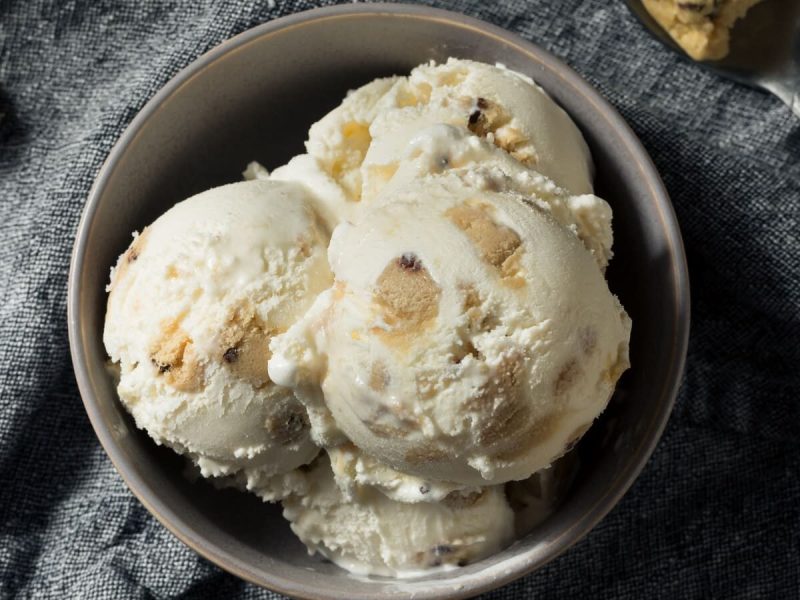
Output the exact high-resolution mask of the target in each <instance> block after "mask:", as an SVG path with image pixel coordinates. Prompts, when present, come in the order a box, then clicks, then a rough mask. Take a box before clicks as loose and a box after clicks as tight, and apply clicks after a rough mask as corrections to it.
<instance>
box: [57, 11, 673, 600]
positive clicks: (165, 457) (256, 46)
mask: <svg viewBox="0 0 800 600" xmlns="http://www.w3.org/2000/svg"><path fill="white" fill-rule="evenodd" d="M313 12H315V13H316V14H315V15H312V16H309V15H308V14H300V15H295V16H293V17H289V18H287V19H282V20H280V21H277V22H272V23H268V24H266V25H264V26H261V27H259V28H256V29H255V30H251V31H249V32H247V33H245V34H243V35H242V36H239V37H238V38H234V39H233V40H231V41H229V42H227V43H225V44H223V45H222V46H221V47H219V48H217V49H215V50H214V51H212V52H211V53H209V54H208V55H206V56H204V57H203V58H201V59H200V60H199V61H198V62H196V63H194V64H193V65H192V66H190V67H189V68H188V69H187V70H186V71H184V72H182V73H181V74H180V75H179V76H178V77H177V78H176V80H173V82H172V83H171V84H169V85H168V86H167V87H166V88H165V89H164V90H163V91H162V92H160V93H159V95H158V96H157V97H156V98H154V99H153V101H151V103H150V104H148V106H147V107H146V108H145V109H144V110H143V111H142V113H141V114H140V115H139V116H138V117H137V119H136V120H135V121H134V123H133V124H132V126H131V128H130V129H129V130H128V132H126V134H125V135H124V136H123V138H122V140H121V141H120V143H119V144H118V146H117V148H116V149H115V151H114V153H112V156H111V157H110V159H109V162H108V163H107V165H106V167H105V168H104V170H103V172H102V173H101V175H100V177H99V178H98V182H97V184H96V186H95V189H94V190H93V194H92V196H91V198H90V200H89V203H88V205H87V209H86V214H85V216H84V220H83V221H82V224H81V228H80V231H79V232H78V241H77V245H76V250H75V256H74V259H73V260H74V262H73V273H72V276H71V290H70V328H71V338H72V343H73V353H74V360H75V366H76V372H77V374H78V379H79V382H80V385H81V390H82V394H83V396H84V400H85V403H86V405H87V410H88V412H89V414H90V417H91V418H92V422H93V424H94V426H95V429H96V430H97V433H98V436H99V438H100V440H101V441H102V442H103V445H104V446H105V447H106V449H107V451H108V453H109V455H110V456H111V458H112V460H113V461H114V463H115V464H116V466H117V468H118V469H119V470H120V472H121V473H122V475H123V476H124V477H125V479H126V481H127V482H128V484H129V485H130V486H131V488H132V489H133V490H134V492H135V493H136V494H137V495H138V496H139V497H140V499H142V501H143V502H144V503H145V505H146V506H147V507H148V508H149V509H150V510H151V511H153V512H154V513H155V514H156V516H158V518H159V519H160V520H161V521H162V522H163V523H165V524H166V525H167V526H168V527H169V528H170V529H171V530H172V531H173V532H175V533H176V535H178V537H180V538H181V539H182V540H184V541H185V542H186V543H188V544H189V545H190V546H192V547H194V548H195V549H197V550H199V551H200V552H201V553H203V554H204V555H206V556H207V557H208V558H211V559H212V560H214V561H215V562H217V563H218V564H221V565H222V566H224V567H225V568H227V569H228V570H231V571H233V572H235V573H237V574H239V575H240V576H243V577H245V578H247V579H250V580H251V581H255V582H257V583H260V584H264V585H267V586H268V587H272V588H273V589H279V590H280V591H283V592H285V593H290V594H293V595H298V596H303V597H329V598H331V597H337V598H351V599H352V598H375V597H394V596H404V595H406V594H410V593H415V594H416V595H417V597H419V598H425V597H434V596H435V597H441V596H442V595H448V596H453V597H455V596H462V595H469V594H474V593H477V592H479V591H482V590H485V589H489V588H491V587H494V586H496V585H499V584H501V583H503V582H504V581H507V580H509V579H511V578H513V577H515V576H518V575H520V574H522V573H524V572H526V571H528V570H530V569H532V568H534V567H535V566H538V565H540V564H543V563H544V562H545V561H546V560H548V559H550V558H552V557H553V556H555V555H556V554H558V553H559V552H561V551H563V550H564V549H565V548H566V547H568V546H569V545H570V544H572V543H574V542H575V541H577V539H579V538H580V537H581V536H582V535H583V534H584V533H585V532H586V531H588V529H589V528H591V527H592V526H593V525H594V524H595V523H596V522H597V521H598V520H599V519H600V518H602V516H603V515H604V514H606V513H607V512H608V510H610V508H611V507H612V506H613V504H614V503H615V502H616V501H617V500H618V498H619V497H620V496H621V495H622V493H624V491H625V490H626V489H627V487H628V485H629V484H630V482H631V481H632V479H633V478H634V477H635V475H636V474H637V473H638V471H639V469H640V468H641V466H642V465H643V463H644V461H645V460H646V458H647V456H648V455H649V453H650V451H651V449H652V447H653V445H654V444H655V441H656V439H657V437H658V436H659V435H660V431H661V429H662V427H663V424H664V422H665V421H666V418H667V416H668V414H669V410H670V408H671V404H672V401H673V398H674V394H675V389H676V385H677V380H678V379H679V376H680V371H681V368H682V360H683V355H684V353H685V343H686V332H687V329H688V314H687V310H688V309H687V306H686V295H687V294H688V290H687V289H686V281H685V264H684V259H683V251H682V248H681V242H680V236H679V234H678V231H677V226H676V224H675V222H674V216H673V214H672V212H671V208H670V206H669V202H668V200H667V198H666V195H665V194H664V192H663V189H662V187H661V184H660V181H659V179H658V176H657V175H656V174H655V172H654V171H653V169H652V166H651V164H650V162H649V159H648V158H647V156H646V154H644V151H643V150H642V149H641V147H640V146H639V145H638V142H637V141H636V140H635V138H634V137H633V135H632V134H631V133H630V132H629V130H628V129H627V127H626V126H624V125H623V124H622V122H621V120H620V118H619V117H618V116H617V115H616V113H615V112H614V111H613V109H610V107H608V105H606V104H605V103H604V102H603V101H602V100H601V99H600V98H599V97H598V96H597V95H596V94H595V93H594V92H592V91H591V90H590V89H589V88H588V86H587V85H586V84H585V83H583V82H582V81H581V80H579V79H578V78H577V76H575V75H574V74H573V73H572V72H571V71H569V70H568V69H566V68H565V67H563V65H561V64H560V63H558V62H557V61H555V59H553V58H552V57H550V56H549V55H547V54H546V53H544V52H542V51H540V50H537V49H535V48H533V47H532V46H530V45H527V44H525V43H524V42H522V41H521V40H519V39H517V38H515V37H513V36H511V35H510V34H506V33H504V32H502V31H500V30H499V29H496V28H493V27H490V26H484V25H482V24H478V22H476V21H473V20H471V19H467V18H464V17H460V16H457V15H449V16H448V15H446V14H445V13H442V12H440V11H431V10H429V9H421V8H416V9H411V8H409V7H401V6H393V7H372V8H368V7H358V6H356V7H352V6H349V7H339V8H337V9H324V10H320V11H313ZM333 49H335V51H333ZM448 56H458V57H463V58H471V59H476V60H481V61H485V62H489V63H495V62H502V63H504V64H505V65H507V66H508V67H510V68H512V69H515V70H518V71H520V72H522V73H526V74H528V75H530V76H531V77H533V78H534V79H535V80H536V81H537V82H538V83H539V84H540V85H542V86H543V87H544V88H545V89H546V90H547V91H548V92H550V94H551V95H552V96H553V97H554V98H555V99H556V100H557V101H558V102H559V103H560V104H561V105H562V106H563V107H564V108H565V109H566V110H567V111H568V112H569V113H570V115H571V116H572V117H573V118H574V120H575V121H576V122H577V123H578V125H579V127H580V128H581V130H582V131H583V133H584V135H585V137H586V139H587V141H588V143H589V145H590V147H591V149H592V153H593V156H594V159H595V163H596V170H597V177H596V190H597V193H598V194H599V195H601V196H602V197H604V198H606V199H607V200H608V201H609V202H610V204H611V205H612V207H613V209H614V231H615V236H616V243H615V251H616V257H615V259H614V260H613V262H612V266H611V267H610V268H609V270H608V276H609V279H610V285H611V288H612V290H613V291H614V292H615V293H616V294H618V296H619V297H620V299H621V301H622V303H623V304H624V306H625V307H626V309H627V310H628V312H629V313H630V315H631V317H632V319H633V323H634V326H633V338H632V342H631V357H632V363H633V367H632V369H631V370H630V371H629V372H628V373H627V374H626V375H625V376H624V377H623V378H622V380H621V382H620V384H619V387H618V391H617V393H616V394H615V396H614V398H613V400H612V402H611V405H610V406H609V409H608V410H607V411H606V413H604V415H603V417H602V418H601V419H600V420H599V421H598V422H597V423H596V424H595V426H594V427H593V429H592V430H591V431H590V433H589V434H588V435H587V436H586V438H585V439H584V440H583V441H582V442H581V444H580V445H579V454H580V459H581V460H580V463H581V468H580V475H579V477H578V478H577V479H576V481H575V483H574V484H573V486H572V488H571V490H570V492H569V494H568V497H567V498H566V499H565V501H564V503H563V505H562V506H561V507H560V508H559V510H558V511H557V512H556V513H555V514H554V515H553V516H552V517H551V518H550V519H548V521H547V522H545V523H544V524H542V525H541V526H539V527H538V528H537V529H536V530H535V531H533V532H532V533H530V534H529V535H527V536H526V537H525V538H524V539H521V540H519V541H517V542H516V543H515V544H514V545H513V546H512V547H510V548H508V549H506V550H505V551H503V552H501V553H499V554H498V555H496V556H493V557H491V558H489V559H487V560H484V561H482V562H480V563H478V564H475V565H471V566H468V567H465V568H463V569H460V570H458V571H457V572H456V573H450V574H438V575H432V576H430V577H427V578H425V580H424V581H417V582H414V581H407V582H392V581H377V582H376V581H370V580H362V579H359V578H355V577H352V576H348V575H346V574H345V573H344V572H343V571H341V570H339V569H338V568H337V567H335V566H334V565H332V564H330V563H326V562H324V561H322V560H320V559H319V558H318V557H309V556H308V555H307V553H306V551H305V549H304V547H303V546H302V544H301V543H300V542H299V541H297V540H296V539H295V538H294V536H293V535H292V534H291V531H290V530H289V528H288V526H287V524H286V522H285V521H284V520H283V519H282V517H281V515H280V508H279V507H277V506H270V505H267V504H263V503H262V502H261V501H259V500H258V499H256V498H255V497H250V496H248V495H245V494H241V493H238V492H233V491H218V490H215V489H213V488H211V487H210V486H209V485H207V484H204V483H202V482H199V483H189V482H188V481H187V480H185V479H184V477H183V475H182V470H183V462H182V459H180V458H179V457H177V456H176V455H174V454H173V453H172V452H170V451H169V450H165V449H163V448H157V447H156V446H155V444H153V443H152V441H151V440H150V439H149V438H148V437H147V436H146V435H145V434H143V433H142V432H141V431H138V430H137V429H136V428H135V426H134V424H133V422H132V420H131V419H130V418H129V417H128V415H127V414H126V413H125V411H124V410H123V409H122V407H121V405H120V404H119V402H118V400H117V396H116V393H115V390H114V385H113V381H112V379H111V377H110V376H109V374H108V373H107V371H106V370H105V367H104V364H105V361H106V354H105V351H104V349H103V344H102V329H103V318H104V311H105V301H106V294H105V292H104V286H105V284H106V282H107V279H108V273H109V268H110V267H111V266H112V265H113V264H114V263H115V261H116V258H117V256H118V255H119V254H120V253H121V252H122V251H123V250H124V249H125V248H126V246H127V245H128V243H129V242H130V239H131V237H130V236H131V232H132V231H134V230H141V229H142V227H144V226H145V225H147V224H148V223H149V222H151V221H152V220H153V219H155V218H156V217H157V216H158V215H159V214H161V213H162V212H164V211H165V210H166V209H167V208H169V207H170V206H172V205H173V204H174V203H175V202H177V201H179V200H182V199H184V198H186V197H188V196H190V195H192V194H195V193H197V192H200V191H202V190H205V189H207V188H210V187H213V186H217V185H221V184H224V183H228V182H232V181H236V180H238V179H240V173H241V171H242V170H243V169H244V167H245V165H246V164H247V163H248V162H249V161H251V160H254V159H255V160H258V161H259V162H261V163H262V164H264V165H265V166H267V167H268V168H273V167H276V166H278V165H280V164H282V163H283V162H285V161H286V160H287V159H288V158H290V157H291V156H292V155H294V154H297V153H300V152H302V150H303V140H304V139H305V135H306V132H307V130H308V127H309V126H310V125H311V123H313V122H314V121H315V120H317V119H318V118H319V117H321V116H322V115H323V114H325V113H326V112H327V111H328V110H330V109H331V108H333V107H334V106H336V105H337V104H338V102H339V101H340V100H341V98H342V97H343V96H344V94H345V92H346V91H347V90H348V89H351V88H353V87H357V86H359V85H361V84H363V83H366V82H368V81H369V80H371V79H372V78H374V77H376V76H385V75H391V74H403V73H407V72H408V71H409V70H410V69H411V68H412V67H414V66H415V65H417V64H419V63H422V62H425V61H429V60H431V59H434V60H444V59H446V58H447V57H448Z"/></svg>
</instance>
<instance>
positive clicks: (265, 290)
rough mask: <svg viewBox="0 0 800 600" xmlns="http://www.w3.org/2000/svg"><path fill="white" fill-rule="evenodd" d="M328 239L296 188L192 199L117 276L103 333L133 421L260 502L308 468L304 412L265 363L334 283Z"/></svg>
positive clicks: (142, 239) (238, 188) (228, 191)
mask: <svg viewBox="0 0 800 600" xmlns="http://www.w3.org/2000/svg"><path fill="white" fill-rule="evenodd" d="M327 244H328V232H327V230H326V229H325V228H324V226H323V225H321V223H320V221H319V219H318V218H317V216H316V214H315V213H314V212H313V211H312V209H311V206H310V204H309V202H308V200H307V197H306V195H305V192H304V190H303V188H302V187H300V186H297V185H294V184H286V183H278V182H269V181H253V182H246V183H236V184H232V185H227V186H223V187H220V188H216V189H213V190H209V191H207V192H204V193H202V194H198V195H197V196H194V197H192V198H190V199H188V200H186V201H184V202H181V203H179V204H177V205H175V206H174V207H173V208H172V209H170V210H169V211H167V212H166V213H165V214H164V215H162V216H161V217H160V218H158V219H157V220H156V221H155V222H154V223H153V224H152V225H150V226H149V227H146V228H145V229H144V230H143V231H142V232H141V234H139V235H137V236H136V237H135V238H134V241H133V243H132V244H131V245H130V247H129V248H128V250H127V251H126V252H125V253H124V254H122V256H120V258H119V261H118V262H117V265H116V267H115V268H114V269H113V271H112V274H111V283H110V285H109V286H108V289H109V292H110V294H109V299H108V308H107V313H106V323H105V331H104V342H105V346H106V349H107V350H108V353H109V356H110V357H111V359H112V360H113V361H114V362H117V363H119V367H120V382H119V386H118V391H119V396H120V399H121V401H122V403H123V404H124V405H125V407H126V408H127V409H128V410H129V411H130V412H131V414H132V415H133V417H134V418H135V420H136V424H137V425H138V426H139V427H141V428H143V429H145V430H146V431H147V432H148V433H149V434H150V435H151V436H152V437H153V439H155V440H156V441H157V442H158V443H161V444H165V445H167V446H169V447H171V448H173V449H174V450H175V451H177V452H179V453H181V454H186V455H188V456H189V457H190V458H191V460H192V461H193V462H195V463H196V464H197V465H198V467H199V468H200V470H201V472H202V474H203V475H205V476H228V475H232V474H238V477H240V478H241V479H242V481H243V484H244V485H245V486H247V485H248V481H249V483H250V485H251V487H254V488H258V489H260V490H262V495H264V496H269V478H270V477H272V476H278V475H281V474H284V473H286V472H288V471H290V470H291V469H293V468H295V467H297V466H299V465H302V464H304V463H306V462H308V461H310V460H311V459H313V458H314V456H315V455H316V454H317V452H318V448H317V447H316V446H315V445H314V444H313V443H312V442H311V439H310V436H309V427H308V418H307V416H306V413H305V410H304V409H303V407H302V406H301V405H300V404H299V403H298V402H297V400H296V399H295V397H294V395H293V393H292V392H291V390H288V389H286V388H283V387H278V386H276V385H275V384H274V383H273V382H272V381H270V379H269V376H268V373H267V360H268V358H269V342H270V339H271V338H272V337H274V336H275V335H278V334H280V333H281V332H283V331H285V330H286V329H288V328H289V327H290V326H291V325H292V324H293V323H294V322H295V321H296V320H297V319H298V318H300V317H301V316H302V315H303V313H304V312H305V310H306V309H307V308H308V307H309V306H310V305H311V303H312V302H313V301H314V298H315V297H316V296H317V295H318V294H319V293H320V292H321V291H323V290H324V289H326V288H327V287H328V286H329V285H330V283H331V279H332V278H331V273H330V270H329V268H328V262H327V257H326V248H327Z"/></svg>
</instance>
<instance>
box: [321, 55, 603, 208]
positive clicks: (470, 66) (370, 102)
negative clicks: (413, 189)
mask: <svg viewBox="0 0 800 600" xmlns="http://www.w3.org/2000/svg"><path fill="white" fill-rule="evenodd" d="M437 124H447V125H452V126H455V127H459V128H461V129H463V130H465V131H469V132H470V133H471V134H473V135H475V136H477V137H480V138H483V139H485V140H487V141H488V142H489V143H491V144H493V145H494V146H496V147H497V148H500V149H501V150H502V151H503V152H505V153H507V154H508V155H509V156H511V157H512V158H513V159H514V160H516V161H518V162H519V163H520V164H522V165H524V166H526V167H529V168H534V169H536V170H537V171H538V172H540V173H542V174H543V175H545V176H546V177H548V178H550V179H552V180H553V181H555V182H556V183H557V184H558V185H559V186H561V187H564V188H566V189H568V190H569V191H570V192H572V193H573V194H587V193H590V192H591V191H592V176H593V173H592V171H593V166H592V161H591V156H590V154H589V150H588V147H587V146H586V142H585V141H584V139H583V136H582V135H581V133H580V131H579V130H578V128H577V127H576V126H575V124H574V123H573V122H572V120H571V119H570V118H569V116H567V114H566V113H565V112H564V111H563V110H562V109H561V108H560V107H559V106H558V105H557V104H556V103H555V102H554V101H553V100H552V99H551V98H550V97H549V96H548V95H547V94H546V93H545V92H544V90H542V89H541V88H540V87H539V86H537V85H536V84H535V83H534V82H533V81H532V80H531V79H529V78H528V77H525V76H524V75H521V74H519V73H516V72H514V71H511V70H509V69H505V68H503V67H502V66H492V65H487V64H483V63H478V62H474V61H469V60H459V59H453V58H451V59H449V60H448V61H447V62H446V63H444V64H439V65H437V64H433V63H431V64H425V65H420V66H419V67H417V68H415V69H414V70H412V71H411V74H410V75H409V76H408V77H395V78H390V79H380V80H377V81H374V82H372V83H369V84H367V85H366V86H364V87H362V88H359V89H357V90H355V91H353V92H351V93H350V94H349V95H348V96H347V98H346V99H345V101H344V102H343V103H342V104H341V105H340V106H339V107H338V108H336V109H334V110H333V111H331V113H329V114H328V115H326V116H325V117H324V118H323V119H321V120H320V122H319V123H316V124H315V125H313V126H312V127H311V130H310V131H309V139H308V141H307V142H306V149H307V151H308V153H309V154H310V155H311V156H313V157H314V158H315V159H317V160H318V161H319V164H320V166H321V167H322V168H323V170H325V171H326V172H327V173H329V174H330V175H331V177H332V178H333V179H334V180H336V181H337V182H338V183H339V184H340V185H341V186H342V187H343V188H344V190H345V192H346V194H347V195H348V197H349V198H350V199H351V200H370V199H372V198H374V197H375V196H376V195H377V194H378V193H379V192H380V190H381V188H382V186H383V185H384V184H385V183H386V182H387V181H388V180H389V179H391V177H392V175H393V174H394V172H395V171H396V170H397V168H398V161H399V159H400V158H401V157H402V156H403V155H404V152H405V149H406V147H407V146H408V144H409V142H410V141H411V139H412V138H413V137H414V136H415V135H416V134H417V133H418V132H419V131H421V130H423V129H427V128H428V127H431V126H433V125H437Z"/></svg>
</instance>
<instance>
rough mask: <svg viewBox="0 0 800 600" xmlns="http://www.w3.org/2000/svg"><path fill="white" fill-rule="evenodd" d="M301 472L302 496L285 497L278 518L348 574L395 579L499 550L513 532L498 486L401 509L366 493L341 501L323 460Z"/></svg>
mask: <svg viewBox="0 0 800 600" xmlns="http://www.w3.org/2000/svg"><path fill="white" fill-rule="evenodd" d="M306 475H307V477H308V478H309V485H308V490H307V492H306V494H305V495H302V496H295V495H292V496H289V497H288V498H286V499H285V500H284V501H283V507H284V511H283V514H284V516H285V517H286V518H287V519H288V520H289V522H290V523H291V527H292V531H294V532H295V534H297V536H298V537H299V538H300V539H301V540H302V541H303V543H305V544H306V546H307V547H308V549H309V551H310V552H312V553H313V552H319V553H320V554H322V555H323V556H325V557H327V558H328V559H330V560H332V561H333V562H334V563H336V564H337V565H339V566H341V567H343V568H345V569H347V570H348V571H351V572H353V573H357V574H361V575H384V576H394V577H403V576H413V575H418V574H421V573H422V572H426V573H429V572H430V569H433V568H437V567H439V568H448V567H456V566H463V565H465V564H468V563H471V562H475V561H477V560H479V559H481V558H483V557H485V556H488V555H490V554H492V553H494V552H496V551H498V550H500V549H501V548H502V547H503V546H505V545H506V544H508V543H509V542H510V541H511V537H512V535H513V522H514V515H513V513H512V511H511V509H510V507H509V505H508V502H507V501H506V499H505V494H504V493H503V488H502V486H495V487H489V488H484V489H481V490H478V491H476V492H475V493H473V494H470V495H467V496H461V495H458V496H454V497H452V498H450V497H447V498H445V499H444V500H443V501H442V502H438V503H428V502H420V503H416V504H408V503H403V502H396V501H393V500H390V499H389V498H388V497H386V496H385V495H383V494H381V493H380V492H378V491H376V490H371V489H365V490H362V493H361V494H360V495H359V496H357V497H355V498H352V499H347V498H345V497H344V496H343V495H342V492H341V491H340V490H339V488H338V487H337V485H336V482H335V481H334V477H333V472H332V471H331V466H330V462H329V461H328V459H327V457H325V456H321V457H320V458H319V459H318V460H317V461H316V462H315V463H314V465H313V467H312V469H311V470H310V471H309V472H308V473H307V474H306Z"/></svg>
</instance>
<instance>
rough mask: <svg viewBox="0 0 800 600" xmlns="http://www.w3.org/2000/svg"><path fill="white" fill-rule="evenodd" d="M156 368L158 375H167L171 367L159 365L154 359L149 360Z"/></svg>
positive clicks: (165, 364) (163, 364) (164, 364)
mask: <svg viewBox="0 0 800 600" xmlns="http://www.w3.org/2000/svg"><path fill="white" fill-rule="evenodd" d="M150 362H152V363H153V364H154V365H155V366H156V367H158V372H159V374H161V373H169V370H170V369H171V368H172V365H170V364H168V363H159V362H158V361H157V360H156V359H151V361H150Z"/></svg>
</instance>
